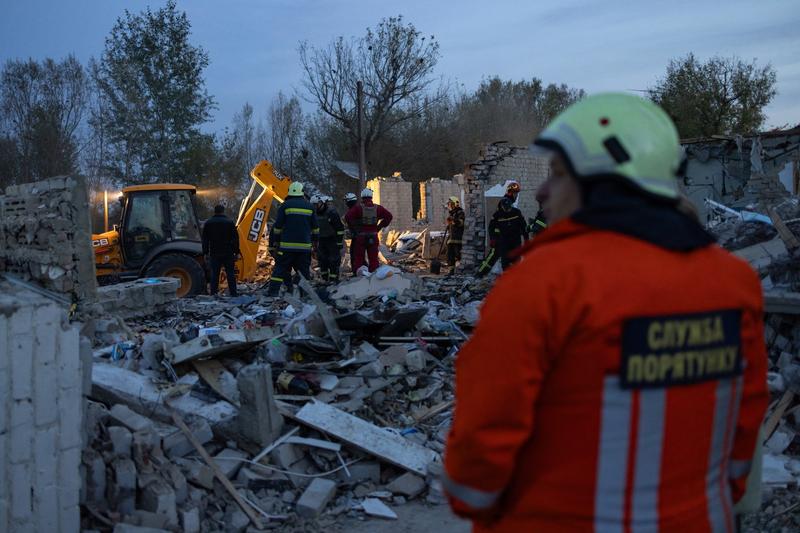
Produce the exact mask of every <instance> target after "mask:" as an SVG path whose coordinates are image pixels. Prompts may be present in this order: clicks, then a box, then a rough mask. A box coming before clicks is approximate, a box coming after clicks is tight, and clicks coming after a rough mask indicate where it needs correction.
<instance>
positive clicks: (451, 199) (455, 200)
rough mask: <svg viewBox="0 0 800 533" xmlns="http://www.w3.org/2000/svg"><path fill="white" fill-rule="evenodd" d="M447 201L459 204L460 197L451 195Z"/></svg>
mask: <svg viewBox="0 0 800 533" xmlns="http://www.w3.org/2000/svg"><path fill="white" fill-rule="evenodd" d="M447 201H448V202H452V203H454V204H456V205H458V198H456V197H455V196H451V197H450V198H448V199H447Z"/></svg>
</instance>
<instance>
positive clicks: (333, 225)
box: [311, 194, 344, 282]
mask: <svg viewBox="0 0 800 533" xmlns="http://www.w3.org/2000/svg"><path fill="white" fill-rule="evenodd" d="M330 201H331V198H330V197H329V196H323V195H319V194H316V195H314V196H313V197H312V198H311V204H312V205H313V206H314V208H315V209H316V211H317V223H318V224H319V246H318V247H317V263H318V264H319V272H320V274H321V275H322V280H323V281H325V282H331V281H332V282H336V281H339V265H340V264H341V261H342V256H341V251H342V248H343V247H344V224H342V219H341V218H339V213H337V212H336V209H335V208H334V207H333V206H331V205H330Z"/></svg>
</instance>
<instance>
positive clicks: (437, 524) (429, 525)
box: [338, 502, 471, 533]
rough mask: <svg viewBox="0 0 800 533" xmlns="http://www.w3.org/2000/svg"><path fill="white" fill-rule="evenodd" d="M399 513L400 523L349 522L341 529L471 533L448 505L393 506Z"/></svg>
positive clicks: (354, 532) (351, 532) (354, 531)
mask: <svg viewBox="0 0 800 533" xmlns="http://www.w3.org/2000/svg"><path fill="white" fill-rule="evenodd" d="M392 509H393V510H394V512H396V513H397V517H398V518H397V520H382V519H380V518H370V519H367V520H358V519H356V518H348V519H346V520H344V521H342V522H340V523H339V524H338V525H340V526H341V531H343V532H344V531H346V532H347V533H419V532H424V531H428V532H432V533H468V532H469V531H471V528H470V523H469V522H468V521H467V520H462V519H460V518H458V517H457V516H455V515H454V514H453V513H452V512H450V508H449V507H448V506H447V505H434V506H428V505H425V504H424V503H418V502H411V503H407V504H405V505H398V506H395V505H393V506H392Z"/></svg>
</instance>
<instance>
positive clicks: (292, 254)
mask: <svg viewBox="0 0 800 533" xmlns="http://www.w3.org/2000/svg"><path fill="white" fill-rule="evenodd" d="M318 236H319V225H318V224H317V216H316V215H315V214H314V208H313V207H311V204H310V203H309V202H308V200H306V199H305V197H304V196H303V184H302V183H300V182H294V183H292V184H291V185H290V186H289V193H288V194H287V197H286V201H285V202H283V203H282V204H281V207H280V208H279V209H278V215H277V217H276V218H275V224H274V225H273V228H272V231H271V232H270V240H271V241H272V242H270V245H269V246H270V248H271V249H274V250H276V254H277V257H276V258H275V270H273V272H272V276H271V277H270V281H269V292H268V293H267V295H268V296H277V295H278V292H279V291H280V288H281V284H282V283H283V284H285V285H286V288H287V290H288V291H291V290H292V288H293V284H292V278H291V275H292V269H294V270H295V272H297V273H299V274H300V275H302V276H303V277H304V278H306V279H309V278H310V277H311V272H310V271H311V251H312V248H314V247H316V245H317V238H318Z"/></svg>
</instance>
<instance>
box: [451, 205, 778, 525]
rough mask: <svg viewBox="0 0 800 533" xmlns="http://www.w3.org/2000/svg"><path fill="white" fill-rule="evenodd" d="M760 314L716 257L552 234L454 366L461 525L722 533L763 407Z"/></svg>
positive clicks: (753, 281) (717, 253)
mask: <svg viewBox="0 0 800 533" xmlns="http://www.w3.org/2000/svg"><path fill="white" fill-rule="evenodd" d="M762 313H763V303H762V297H761V286H760V283H759V279H758V277H757V276H756V275H755V273H754V272H753V271H752V270H751V268H750V267H749V266H748V265H747V264H746V263H744V262H743V261H740V260H739V259H737V258H735V257H733V256H732V255H730V254H729V253H727V252H725V251H724V250H722V249H721V248H720V247H718V246H716V245H711V246H706V247H703V248H700V249H697V250H694V251H692V252H674V251H670V250H667V249H664V248H661V247H658V246H655V245H653V244H650V243H648V242H646V241H643V240H638V239H635V238H632V237H628V236H625V235H622V234H619V233H614V232H610V231H602V230H597V229H593V228H590V227H588V226H583V225H580V224H577V223H575V222H573V221H571V220H566V221H562V222H560V223H558V224H556V225H554V226H552V227H551V228H549V229H548V230H545V231H544V232H543V233H541V234H540V235H539V236H538V237H537V238H536V240H535V241H534V242H533V243H531V244H530V245H528V247H527V248H525V250H524V251H523V260H522V261H521V262H520V263H519V264H518V265H516V266H514V267H513V268H512V269H510V270H509V271H507V272H506V273H504V274H503V275H502V276H501V277H500V278H499V280H498V282H497V284H496V286H495V288H494V289H493V290H492V292H491V293H490V294H489V296H488V297H487V298H486V301H485V302H484V306H483V308H482V310H481V318H480V321H479V323H478V326H477V328H476V329H475V332H474V334H473V336H472V338H471V339H470V340H469V342H468V343H467V344H466V345H465V346H464V347H463V348H462V350H461V352H460V353H459V355H458V359H457V362H456V407H455V416H454V420H453V426H452V429H451V432H450V436H449V439H448V443H447V449H446V452H445V478H444V480H443V484H444V487H445V490H446V492H447V494H448V496H449V498H450V502H451V505H452V506H453V508H454V510H455V511H456V512H457V513H458V514H461V515H463V516H468V517H471V518H473V519H474V524H475V531H508V532H522V531H525V532H527V531H547V532H549V531H559V532H560V531H619V532H623V531H625V532H627V531H632V532H636V531H679V532H680V533H690V532H694V531H703V532H705V531H728V532H729V531H733V513H732V509H731V508H732V506H733V503H734V502H735V501H737V500H738V499H739V498H740V497H741V495H742V494H743V491H744V486H745V483H746V477H747V473H748V472H749V467H750V461H751V459H752V456H753V452H754V448H755V442H756V437H757V434H758V429H759V425H760V423H761V421H762V417H763V415H764V412H765V410H766V406H767V400H768V394H767V385H766V370H767V357H766V351H765V346H764V335H763V323H762V320H763V316H762Z"/></svg>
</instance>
